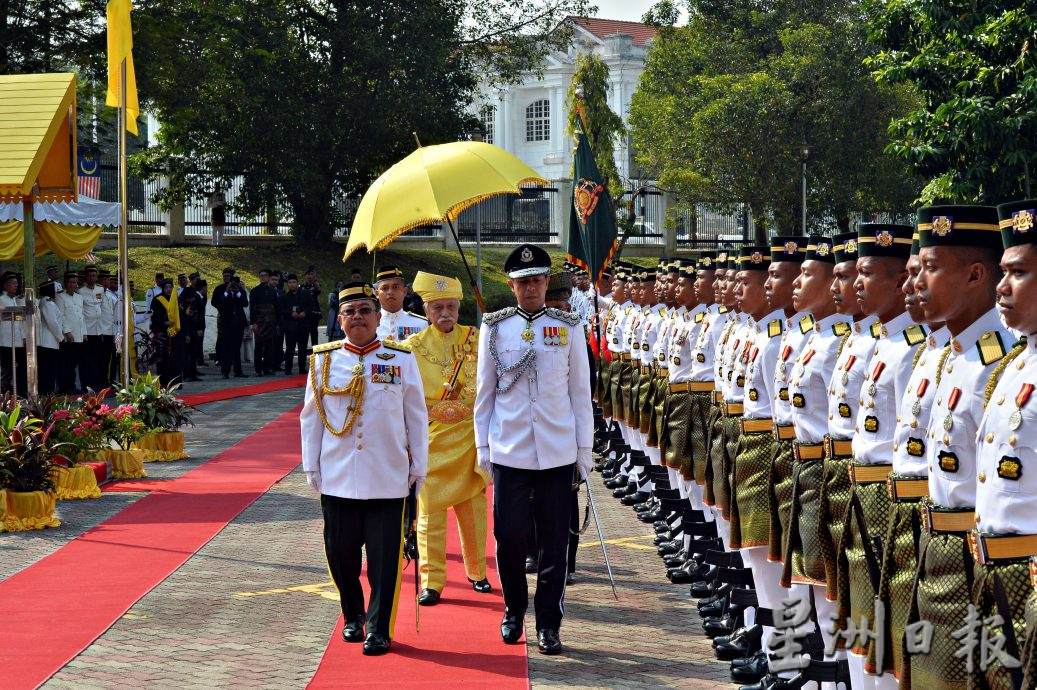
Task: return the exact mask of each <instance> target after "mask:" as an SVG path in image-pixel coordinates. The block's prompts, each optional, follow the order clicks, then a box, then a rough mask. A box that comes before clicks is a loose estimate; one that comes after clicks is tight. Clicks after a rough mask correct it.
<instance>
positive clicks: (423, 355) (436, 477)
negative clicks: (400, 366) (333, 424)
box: [402, 271, 491, 606]
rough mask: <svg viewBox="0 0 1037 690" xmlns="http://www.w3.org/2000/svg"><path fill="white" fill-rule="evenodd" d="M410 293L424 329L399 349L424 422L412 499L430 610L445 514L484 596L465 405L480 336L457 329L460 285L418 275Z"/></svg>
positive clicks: (477, 472) (480, 510)
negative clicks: (417, 387)
mask: <svg viewBox="0 0 1037 690" xmlns="http://www.w3.org/2000/svg"><path fill="white" fill-rule="evenodd" d="M414 292H416V293H417V294H418V295H420V296H421V299H422V300H424V302H425V313H426V314H427V315H428V317H429V321H430V322H431V327H430V328H426V329H425V330H423V331H421V332H419V333H417V334H416V335H412V336H411V337H409V338H407V340H406V341H404V342H403V343H402V345H403V347H406V348H407V349H409V350H410V351H411V352H413V353H414V355H415V358H414V360H415V362H416V363H417V365H418V371H420V372H421V380H422V384H423V385H424V388H425V404H426V405H427V406H428V416H429V452H428V455H429V467H428V474H427V475H426V480H425V484H424V487H423V488H422V490H421V493H420V494H419V495H418V515H419V517H418V549H419V552H420V555H421V558H420V563H421V566H420V567H421V587H422V591H421V595H420V596H419V597H418V603H419V604H421V605H422V606H434V605H435V604H436V603H437V602H438V601H439V597H440V595H441V594H442V592H443V587H444V586H445V585H446V529H447V525H446V522H447V520H446V517H447V516H446V513H447V509H449V508H453V509H454V517H456V518H457V527H458V531H459V532H460V534H461V554H462V556H464V563H465V570H466V572H467V574H468V581H469V582H471V583H472V587H473V588H474V589H475V591H477V592H489V591H490V590H491V587H490V583H489V581H488V580H487V579H486V484H487V483H488V482H489V479H490V476H489V474H487V473H486V472H484V471H483V470H482V469H481V468H480V467H479V466H478V463H477V462H476V457H475V428H474V427H473V426H472V404H473V403H474V402H475V374H476V364H475V358H476V353H477V352H478V348H479V331H477V330H476V329H475V328H473V327H471V326H462V325H460V324H458V323H457V317H458V309H459V307H460V306H461V298H462V291H461V281H459V280H458V279H457V278H447V277H446V276H439V275H434V274H432V273H425V272H423V271H419V272H418V274H417V275H416V276H415V277H414Z"/></svg>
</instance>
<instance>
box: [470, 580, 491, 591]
mask: <svg viewBox="0 0 1037 690" xmlns="http://www.w3.org/2000/svg"><path fill="white" fill-rule="evenodd" d="M468 581H469V582H471V583H472V589H474V590H475V591H476V592H479V593H480V594H486V593H487V592H492V591H493V585H491V584H490V581H489V580H487V579H486V578H485V577H484V578H483V579H481V580H473V579H472V578H468Z"/></svg>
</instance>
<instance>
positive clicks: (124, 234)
mask: <svg viewBox="0 0 1037 690" xmlns="http://www.w3.org/2000/svg"><path fill="white" fill-rule="evenodd" d="M120 83H121V86H120V88H119V93H120V96H119V278H120V280H121V281H122V372H121V373H122V385H123V388H129V387H130V352H131V349H132V348H131V345H132V344H133V295H132V294H130V252H129V231H128V230H127V213H126V208H127V206H126V201H127V198H126V197H127V194H126V124H127V111H126V58H123V60H122V63H121V66H120Z"/></svg>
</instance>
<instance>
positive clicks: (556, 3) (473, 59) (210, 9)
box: [134, 0, 585, 240]
mask: <svg viewBox="0 0 1037 690" xmlns="http://www.w3.org/2000/svg"><path fill="white" fill-rule="evenodd" d="M584 6H585V1H584V0H542V1H541V2H534V3H526V4H525V5H523V6H522V7H519V8H515V7H510V8H509V7H507V6H506V4H505V3H502V2H500V1H499V0H425V1H424V2H421V3H412V2H400V1H389V2H382V3H375V4H371V3H357V2H349V1H348V0H229V2H226V3H215V2H212V1H211V0H148V3H147V4H145V5H143V6H142V7H141V8H140V9H139V10H138V11H137V12H135V13H134V20H135V22H136V25H135V26H136V30H137V36H136V39H135V40H136V48H137V51H136V55H137V56H139V57H138V58H137V65H138V75H139V77H138V79H139V86H140V92H141V93H142V94H145V95H146V96H147V100H148V103H149V104H150V105H151V106H152V107H153V108H154V110H155V111H156V113H157V116H158V119H159V121H160V122H161V124H162V127H161V130H160V132H159V136H158V140H159V146H158V147H157V148H156V149H155V150H152V151H149V152H148V153H147V154H145V155H143V156H141V158H140V161H139V162H140V163H141V165H142V166H148V167H159V168H163V169H165V170H167V171H168V174H169V175H170V178H171V180H172V184H171V186H170V191H169V196H170V199H172V198H174V197H177V196H184V195H192V194H194V195H200V194H205V193H206V192H208V191H209V189H206V188H205V186H204V185H203V181H204V180H205V179H207V178H204V177H201V176H199V175H197V174H196V173H197V171H198V170H199V169H208V170H211V171H216V172H217V173H218V174H221V175H225V176H231V175H235V174H240V175H242V176H243V179H244V184H243V188H242V194H241V196H240V197H239V199H238V201H237V206H238V207H239V208H238V210H239V211H241V212H243V213H246V214H249V215H252V216H254V217H262V216H263V215H266V214H268V211H269V209H271V208H272V207H273V206H274V205H275V203H276V202H278V201H283V202H285V203H287V204H288V206H289V207H290V208H291V211H292V214H293V216H294V218H295V225H296V231H297V234H298V236H299V237H300V238H302V239H306V240H315V239H321V238H325V237H328V236H330V234H331V232H332V230H333V227H334V225H335V223H336V221H337V220H339V219H338V218H337V217H336V212H335V206H334V201H335V200H336V199H338V198H342V197H358V196H360V195H361V194H362V193H363V192H364V191H365V190H366V189H367V187H368V185H369V184H370V183H371V182H372V181H373V180H374V178H375V177H377V176H378V175H379V174H380V173H382V172H383V171H384V170H386V169H387V168H388V167H389V166H390V165H392V164H393V163H395V162H396V161H398V160H399V159H401V158H403V157H404V156H406V155H407V154H409V153H410V152H411V151H413V150H414V146H415V143H414V138H413V137H412V136H411V133H412V132H417V133H418V135H419V137H420V139H421V142H422V143H423V144H426V145H428V144H435V143H439V142H444V141H450V140H456V139H458V138H461V137H462V136H463V133H464V132H465V131H466V130H469V129H473V128H474V127H475V126H476V124H477V123H476V122H475V120H474V118H472V117H471V115H469V114H468V110H467V108H468V106H469V104H470V103H471V100H472V95H473V93H474V91H475V88H476V85H477V80H478V78H479V77H481V76H482V75H483V74H492V75H494V78H495V79H497V80H513V79H515V78H516V76H517V74H518V73H519V71H521V70H525V69H529V68H531V67H532V66H534V65H538V64H539V63H540V61H541V60H542V57H543V55H544V54H545V52H546V51H548V50H550V49H552V48H553V47H555V46H556V45H557V43H558V41H559V40H562V39H561V38H560V36H563V37H564V35H565V34H566V30H565V29H564V28H563V29H560V31H559V32H558V33H554V34H552V33H545V32H546V27H548V26H551V25H552V24H551V22H553V23H554V25H557V24H558V22H559V20H560V16H559V13H560V12H565V11H566V10H570V9H579V8H582V7H584ZM505 10H506V11H505ZM490 15H492V16H490ZM480 17H483V18H484V19H485V21H479V22H474V23H473V19H475V20H478V19H479V18H480ZM210 179H211V178H210ZM170 199H167V201H168V200H170Z"/></svg>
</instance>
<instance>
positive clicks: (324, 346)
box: [313, 340, 346, 354]
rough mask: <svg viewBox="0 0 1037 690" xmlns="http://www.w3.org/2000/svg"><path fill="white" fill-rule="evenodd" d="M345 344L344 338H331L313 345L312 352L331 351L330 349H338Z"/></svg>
mask: <svg viewBox="0 0 1037 690" xmlns="http://www.w3.org/2000/svg"><path fill="white" fill-rule="evenodd" d="M345 344H346V341H345V340H332V341H329V342H326V343H321V344H320V345H314V346H313V354H318V353H320V352H331V351H332V350H337V349H339V348H340V347H342V346H343V345H345Z"/></svg>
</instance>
